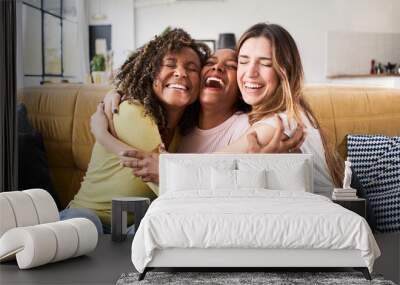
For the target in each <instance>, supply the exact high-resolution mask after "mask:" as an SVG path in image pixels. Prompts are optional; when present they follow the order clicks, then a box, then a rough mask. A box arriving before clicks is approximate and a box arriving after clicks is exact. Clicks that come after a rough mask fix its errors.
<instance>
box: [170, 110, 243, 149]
mask: <svg viewBox="0 0 400 285" xmlns="http://www.w3.org/2000/svg"><path fill="white" fill-rule="evenodd" d="M249 127H250V125H249V121H248V116H247V114H245V113H242V112H237V113H235V114H233V115H232V116H231V117H230V118H229V119H227V120H226V121H225V122H223V123H222V124H219V125H218V126H216V127H214V128H212V129H208V130H202V129H199V128H198V127H196V128H194V130H193V131H192V132H190V133H189V134H188V135H186V136H184V137H182V139H181V141H180V143H179V147H178V151H177V152H178V153H211V152H216V151H218V150H220V149H222V148H223V147H226V146H227V145H229V144H230V143H232V142H234V141H236V140H237V139H239V138H240V137H241V136H242V135H243V134H244V133H245V132H246V130H247V129H248V128H249Z"/></svg>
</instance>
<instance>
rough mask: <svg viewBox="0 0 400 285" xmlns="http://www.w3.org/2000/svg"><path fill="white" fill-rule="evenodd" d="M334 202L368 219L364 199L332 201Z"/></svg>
mask: <svg viewBox="0 0 400 285" xmlns="http://www.w3.org/2000/svg"><path fill="white" fill-rule="evenodd" d="M332 202H334V203H336V204H339V205H340V206H342V207H344V208H346V209H348V210H350V211H353V212H354V213H356V214H359V215H360V216H361V217H363V218H364V219H366V218H367V204H366V201H365V199H363V198H354V199H349V200H340V199H332Z"/></svg>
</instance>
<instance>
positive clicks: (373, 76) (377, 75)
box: [327, 74, 400, 79]
mask: <svg viewBox="0 0 400 285" xmlns="http://www.w3.org/2000/svg"><path fill="white" fill-rule="evenodd" d="M388 77H396V78H397V77H400V74H337V75H329V76H327V78H328V79H346V78H349V79H350V78H388Z"/></svg>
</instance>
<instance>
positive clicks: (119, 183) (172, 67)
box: [60, 29, 209, 233]
mask: <svg viewBox="0 0 400 285" xmlns="http://www.w3.org/2000/svg"><path fill="white" fill-rule="evenodd" d="M208 55H209V49H208V48H207V47H206V46H205V45H203V44H199V43H197V42H195V41H194V40H193V39H192V38H191V37H190V35H189V34H188V33H186V32H185V31H183V30H182V29H173V30H169V31H166V32H164V33H163V34H162V35H160V36H156V37H155V38H154V39H153V40H151V41H150V42H148V43H147V44H146V45H144V46H143V47H142V48H140V49H138V50H137V51H136V52H135V53H134V54H132V55H131V56H130V57H129V58H128V59H127V60H126V62H125V63H124V64H123V65H122V67H121V70H120V72H119V73H118V75H117V76H116V78H115V87H116V90H117V91H119V92H121V93H123V94H125V95H126V96H125V100H124V101H123V102H122V103H121V104H120V106H119V114H118V115H116V116H114V126H115V132H116V135H117V137H118V140H117V139H116V138H113V137H112V136H111V135H110V134H109V133H106V132H104V133H101V134H96V138H97V141H96V143H95V145H94V147H93V150H92V157H91V160H90V163H89V166H88V170H87V172H86V175H85V177H84V179H83V181H82V184H81V188H80V190H79V192H78V193H77V194H76V195H75V197H74V199H73V200H72V201H71V202H70V204H69V207H68V208H67V209H66V210H64V211H62V212H61V213H60V217H61V219H68V218H72V217H77V216H79V217H82V216H85V217H88V218H90V219H91V220H93V221H94V222H95V224H96V226H97V228H98V231H99V233H101V232H103V231H104V232H109V231H110V219H111V199H112V197H127V196H141V197H149V198H150V199H153V198H155V197H156V194H157V191H158V188H157V186H156V185H155V184H153V183H145V182H143V181H142V180H141V179H140V178H138V177H136V176H133V175H132V174H131V171H130V169H128V168H124V167H123V166H122V165H121V164H120V162H119V157H118V156H117V155H116V154H115V153H119V152H121V151H124V150H126V149H131V148H139V149H142V150H147V151H151V150H153V149H155V148H157V147H158V145H160V144H161V143H163V144H164V145H165V147H166V148H167V149H168V150H169V151H171V152H174V151H175V149H176V146H177V139H178V136H179V134H178V133H179V132H180V131H183V132H184V130H185V129H186V128H187V127H189V125H190V123H191V122H192V124H194V123H195V121H194V120H192V119H191V118H190V115H191V114H193V113H194V112H193V109H194V108H196V106H195V104H193V103H194V102H195V101H196V99H197V97H198V93H199V86H200V70H201V67H202V65H203V63H204V62H205V60H206V59H207V57H208ZM188 106H189V107H188ZM187 107H188V109H190V110H187ZM98 108H102V106H101V105H100V106H98ZM178 130H180V131H178ZM110 150H111V152H110ZM99 219H100V220H99ZM100 221H101V222H100Z"/></svg>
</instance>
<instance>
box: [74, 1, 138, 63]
mask: <svg viewBox="0 0 400 285" xmlns="http://www.w3.org/2000/svg"><path fill="white" fill-rule="evenodd" d="M80 1H83V0H80ZM96 14H104V15H105V16H106V18H105V19H104V20H96V19H94V16H95V15H96ZM87 16H88V19H89V25H108V24H111V45H112V50H113V51H114V68H115V67H118V66H120V65H121V64H122V63H123V62H124V61H125V59H126V57H127V55H128V54H129V53H130V52H131V51H133V50H134V49H135V47H134V40H133V37H134V20H133V19H134V9H133V0H89V9H88V15H87Z"/></svg>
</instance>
